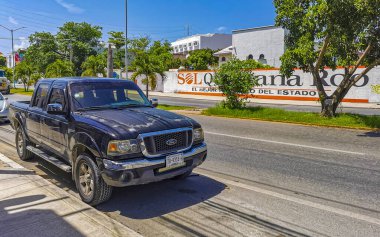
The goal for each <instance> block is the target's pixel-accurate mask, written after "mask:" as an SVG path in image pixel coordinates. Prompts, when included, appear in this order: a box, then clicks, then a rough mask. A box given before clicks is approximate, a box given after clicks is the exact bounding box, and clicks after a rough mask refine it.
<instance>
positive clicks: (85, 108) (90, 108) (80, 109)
mask: <svg viewBox="0 0 380 237" xmlns="http://www.w3.org/2000/svg"><path fill="white" fill-rule="evenodd" d="M117 108H118V107H115V106H108V105H107V106H104V105H102V106H90V107H84V108H79V109H77V110H78V111H86V110H102V109H117Z"/></svg>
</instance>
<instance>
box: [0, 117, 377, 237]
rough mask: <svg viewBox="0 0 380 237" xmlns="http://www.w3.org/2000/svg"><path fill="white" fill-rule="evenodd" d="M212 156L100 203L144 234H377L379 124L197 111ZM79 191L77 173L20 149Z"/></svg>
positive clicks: (7, 140) (1, 129) (8, 141)
mask: <svg viewBox="0 0 380 237" xmlns="http://www.w3.org/2000/svg"><path fill="white" fill-rule="evenodd" d="M189 116H190V117H193V118H194V119H196V120H198V121H199V122H200V123H201V124H202V126H203V127H204V130H205V136H206V141H207V143H208V146H209V155H208V159H207V161H206V162H205V163H204V164H203V165H202V166H201V167H200V168H198V169H197V170H195V173H194V175H193V176H191V177H190V178H188V179H187V180H185V181H165V182H160V183H155V184H149V185H144V186H137V187H128V188H120V189H116V191H115V192H114V195H113V197H112V199H111V200H110V201H109V202H108V203H105V204H102V205H99V206H98V207H97V208H98V209H99V210H101V211H103V212H104V213H106V214H107V215H109V216H111V217H112V218H114V219H116V220H118V221H119V222H121V223H123V224H125V225H127V226H128V227H130V228H132V229H134V230H135V231H138V232H139V233H142V234H143V235H144V236H281V235H283V236H344V237H346V236H379V233H380V201H379V200H380V189H379V184H380V146H379V139H380V133H379V132H371V131H361V130H344V129H331V128H320V127H308V126H300V125H289V124H282V123H270V122H258V121H249V120H237V119H227V118H215V117H205V116H200V115H189ZM9 129H10V128H9V125H3V126H0V139H1V140H2V141H3V142H0V151H1V152H2V153H4V154H5V155H7V156H8V157H10V158H12V159H15V160H17V161H18V162H20V163H22V164H23V165H25V166H27V167H28V168H32V169H34V170H36V172H37V173H39V174H40V175H41V176H43V177H45V178H47V179H49V180H50V181H52V182H53V183H55V184H57V185H58V186H60V187H62V188H64V189H66V190H68V191H70V192H72V193H75V189H74V187H73V183H72V181H71V180H70V175H67V174H64V173H63V172H61V171H60V170H58V169H56V168H55V167H52V166H51V165H49V164H46V163H45V162H44V161H42V160H40V159H37V158H36V159H34V160H32V161H31V162H29V163H24V162H21V161H19V160H18V159H17V155H16V153H15V150H14V148H13V147H12V144H14V142H13V140H14V134H12V132H11V131H9Z"/></svg>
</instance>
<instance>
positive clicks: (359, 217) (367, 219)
mask: <svg viewBox="0 0 380 237" xmlns="http://www.w3.org/2000/svg"><path fill="white" fill-rule="evenodd" d="M197 173H200V174H202V172H199V170H198V171H197ZM202 175H204V176H207V177H209V178H212V179H214V180H217V181H219V182H221V183H224V184H227V185H230V186H235V187H239V188H243V189H247V190H250V191H254V192H257V193H261V194H265V195H268V196H272V197H275V198H279V199H283V200H286V201H290V202H294V203H298V204H301V205H304V206H309V207H312V208H317V209H320V210H323V211H327V212H332V213H335V214H339V215H342V216H346V217H350V218H354V219H357V220H361V221H365V222H369V223H372V224H376V225H380V219H378V218H375V217H371V216H367V215H363V214H360V213H356V212H352V211H347V210H343V209H341V208H337V207H331V206H327V205H324V204H320V203H316V202H312V201H308V200H304V199H300V198H297V197H294V196H289V195H286V194H282V193H278V192H274V191H270V190H266V189H262V188H259V187H254V186H251V185H248V184H244V183H239V182H236V181H233V180H228V179H223V178H219V177H216V176H213V175H209V174H202Z"/></svg>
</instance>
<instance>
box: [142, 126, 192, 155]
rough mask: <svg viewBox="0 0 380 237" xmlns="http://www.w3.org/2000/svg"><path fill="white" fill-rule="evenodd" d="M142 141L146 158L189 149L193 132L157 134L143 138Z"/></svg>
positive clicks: (189, 130)
mask: <svg viewBox="0 0 380 237" xmlns="http://www.w3.org/2000/svg"><path fill="white" fill-rule="evenodd" d="M143 141H144V145H145V149H146V152H147V155H148V156H155V155H161V154H167V153H171V152H176V151H180V150H184V149H187V148H189V147H190V146H191V144H192V141H193V131H192V130H191V129H184V130H180V131H175V132H170V131H168V132H167V133H166V132H163V133H157V134H154V135H150V136H144V137H143Z"/></svg>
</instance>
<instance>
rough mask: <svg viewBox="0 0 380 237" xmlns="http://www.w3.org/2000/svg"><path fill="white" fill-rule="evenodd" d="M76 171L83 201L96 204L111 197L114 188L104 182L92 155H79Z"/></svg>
mask: <svg viewBox="0 0 380 237" xmlns="http://www.w3.org/2000/svg"><path fill="white" fill-rule="evenodd" d="M86 168H87V171H88V173H86V172H87V171H86V170H85V169H86ZM74 172H75V173H74V177H75V184H76V186H77V189H78V192H79V195H80V197H81V199H82V201H83V202H85V203H87V204H89V205H90V206H95V205H98V204H100V203H102V202H106V201H108V200H109V199H110V198H111V195H112V189H113V188H112V187H111V186H109V185H107V184H106V183H105V182H104V180H103V178H102V176H101V175H100V171H99V168H98V166H97V165H96V163H95V162H94V161H93V160H92V159H91V158H90V156H88V155H87V154H81V155H79V156H78V158H77V160H76V165H75V171H74ZM91 182H92V183H91Z"/></svg>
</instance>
